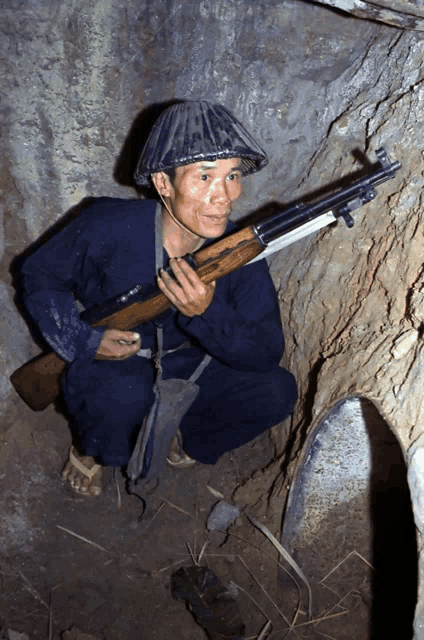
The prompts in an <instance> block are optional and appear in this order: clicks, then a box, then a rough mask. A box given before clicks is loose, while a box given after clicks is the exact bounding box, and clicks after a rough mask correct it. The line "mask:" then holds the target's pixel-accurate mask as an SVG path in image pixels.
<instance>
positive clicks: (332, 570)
mask: <svg viewBox="0 0 424 640" xmlns="http://www.w3.org/2000/svg"><path fill="white" fill-rule="evenodd" d="M350 556H357V557H358V558H360V560H362V561H363V562H365V564H367V565H368V566H369V567H370V569H372V570H373V571H375V569H374V567H373V566H372V564H370V563H369V562H368V560H367V559H366V558H364V556H361V554H360V553H359V552H358V551H356V549H354V550H353V551H351V552H350V553H348V554H347V556H346V557H345V558H343V560H340V562H339V563H338V564H336V566H335V567H333V568H332V569H331V571H330V572H329V573H327V575H326V576H325V578H323V579H322V580H321V582H320V584H322V583H324V582H325V580H327V578H328V577H329V576H331V574H332V573H334V571H336V570H337V569H338V568H339V567H340V566H341V565H342V564H343V562H346V560H349V558H350Z"/></svg>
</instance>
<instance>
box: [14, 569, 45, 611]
mask: <svg viewBox="0 0 424 640" xmlns="http://www.w3.org/2000/svg"><path fill="white" fill-rule="evenodd" d="M16 570H17V572H18V573H19V575H20V576H21V578H22V580H23V581H24V583H25V589H26V590H27V591H28V592H29V593H30V594H31V595H32V596H34V598H35V599H36V600H38V602H41V604H42V605H43V606H44V607H46V609H47V611H48V610H49V605H48V604H47V602H45V601H44V600H43V598H42V597H41V596H40V594H39V593H38V591H37V589H36V588H35V587H33V586H32V584H31V583H30V581H29V580H28V578H27V577H26V576H25V575H24V574H23V573H22V571H21V570H20V569H19V568H18V567H16Z"/></svg>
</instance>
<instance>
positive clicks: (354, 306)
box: [0, 0, 424, 638]
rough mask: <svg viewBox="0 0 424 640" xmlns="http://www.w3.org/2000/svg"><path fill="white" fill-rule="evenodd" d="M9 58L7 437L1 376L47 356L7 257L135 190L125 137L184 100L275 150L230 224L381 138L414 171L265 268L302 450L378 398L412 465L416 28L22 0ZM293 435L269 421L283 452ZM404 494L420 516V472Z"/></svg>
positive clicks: (10, 23) (338, 170)
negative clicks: (225, 117)
mask: <svg viewBox="0 0 424 640" xmlns="http://www.w3.org/2000/svg"><path fill="white" fill-rule="evenodd" d="M386 4H387V3H386ZM0 52H1V53H0V60H1V62H0V73H1V77H2V86H3V92H2V104H1V113H2V121H1V127H2V136H1V142H0V144H1V151H2V153H1V172H0V190H1V194H2V201H1V209H0V211H1V213H0V261H1V262H0V301H1V308H2V323H1V327H0V350H1V353H2V356H3V357H2V364H1V367H2V371H1V374H2V376H1V378H0V400H1V403H0V416H1V432H3V433H4V432H6V431H7V430H8V429H13V425H14V423H15V421H16V419H17V416H18V415H19V410H20V408H21V406H22V405H21V401H20V400H19V399H18V398H17V397H16V395H15V393H14V391H13V390H12V389H11V386H10V383H9V381H8V376H9V375H10V373H11V372H12V371H13V370H14V369H15V368H16V367H18V366H19V365H21V364H22V363H23V362H25V361H26V360H27V359H28V358H29V357H32V356H33V355H35V354H36V353H38V351H39V347H37V346H36V344H35V343H34V341H33V340H32V338H31V335H30V332H29V330H28V328H27V325H26V323H25V321H24V320H23V318H22V315H21V313H20V311H19V310H18V308H17V306H16V303H15V302H16V301H15V288H14V286H13V267H12V269H11V264H12V265H14V264H16V262H15V259H16V258H17V257H19V256H20V255H22V252H24V251H26V250H27V249H28V247H30V245H31V244H32V243H33V242H34V241H35V240H36V239H37V238H38V237H39V236H40V235H41V234H42V233H43V232H44V231H46V230H47V229H48V228H49V227H51V225H53V224H54V223H55V222H56V221H58V220H59V219H60V218H61V217H62V216H63V215H64V214H65V213H66V212H67V211H69V210H70V209H71V208H72V207H74V206H75V205H77V204H78V203H79V202H80V201H81V200H82V199H83V198H84V197H86V196H100V195H107V196H123V197H134V196H135V195H136V194H135V191H134V189H133V188H132V187H131V181H130V180H129V178H128V176H126V175H125V172H123V170H122V166H124V167H128V166H130V165H131V162H130V160H131V158H130V157H129V155H131V154H130V152H129V150H128V149H129V147H128V136H129V134H130V132H131V131H133V132H134V130H135V129H137V126H138V127H139V126H140V125H139V122H140V120H139V118H140V114H143V113H145V110H146V109H149V108H150V107H152V105H155V104H157V103H163V102H167V101H169V100H172V99H175V98H177V99H185V98H186V99H187V98H200V97H206V98H208V99H210V100H213V101H217V102H221V103H223V104H225V105H226V106H227V107H229V108H230V109H231V110H232V111H233V112H234V113H235V115H236V116H237V117H238V118H239V119H240V120H241V121H242V122H243V123H244V124H245V125H246V127H247V128H248V129H249V130H250V131H251V132H252V133H253V135H254V136H256V137H257V138H258V140H260V141H261V143H262V145H263V146H264V148H265V149H266V150H267V152H268V154H269V157H270V163H269V166H268V167H267V168H266V169H265V170H264V171H262V172H261V173H259V174H258V175H256V176H253V177H252V178H250V179H249V183H248V185H247V187H246V195H245V198H244V201H243V202H242V203H241V204H240V206H238V209H237V211H236V213H235V217H241V216H243V215H245V214H246V213H248V212H250V211H253V210H254V209H255V208H256V207H258V206H261V205H263V204H265V203H267V202H269V201H270V200H273V201H278V202H281V203H287V202H290V201H291V200H293V199H295V198H298V197H300V196H302V195H304V194H307V193H308V192H311V191H314V190H316V189H318V188H319V187H321V186H323V185H324V184H326V183H329V182H331V181H333V180H337V179H338V178H340V177H341V176H343V175H345V174H347V173H349V172H351V171H354V170H356V169H358V168H360V167H361V166H362V162H361V160H360V159H358V154H357V153H354V151H356V150H357V151H359V152H362V153H364V152H366V153H367V154H368V158H369V159H370V160H373V152H374V151H375V150H376V149H377V148H379V147H381V146H384V147H386V149H387V150H388V152H389V154H391V156H392V157H394V158H396V159H397V160H400V161H401V162H402V170H401V171H400V172H398V175H397V177H396V179H394V180H393V181H390V182H388V183H385V184H384V185H383V186H382V187H381V188H380V189H379V196H378V198H377V200H375V201H374V202H373V203H370V204H369V205H367V206H366V207H365V208H363V209H361V210H359V211H358V212H357V213H356V214H355V219H356V225H355V227H354V228H353V229H352V230H348V229H346V228H345V227H344V225H343V224H341V223H338V224H337V225H334V226H332V227H331V228H328V229H326V230H324V231H322V232H321V233H320V234H318V235H316V236H313V237H309V238H306V239H304V240H302V241H300V242H298V243H296V244H295V245H292V246H291V247H288V248H286V249H284V250H282V251H281V252H280V253H279V254H277V255H275V256H273V257H272V258H271V260H270V265H271V271H272V274H273V278H274V281H275V284H276V287H277V290H278V293H279V297H280V301H281V312H282V317H283V322H284V326H285V334H286V342H287V351H286V355H285V359H284V363H285V364H286V365H287V366H288V367H289V368H290V369H291V370H292V371H293V372H294V373H295V375H296V377H297V380H298V383H299V390H300V401H299V403H298V407H297V410H296V412H295V414H294V416H293V418H292V419H291V420H290V425H289V427H290V429H291V431H292V433H293V434H294V438H293V441H294V445H293V446H292V448H291V455H292V456H295V454H296V451H298V450H299V448H300V446H301V444H302V442H303V441H304V438H305V435H306V432H307V430H308V429H309V428H311V426H313V425H314V424H315V423H316V421H317V420H320V419H321V418H322V416H323V415H324V414H325V413H326V412H328V410H329V409H330V408H331V407H332V406H334V405H335V404H336V403H337V402H339V401H340V399H342V398H343V397H346V396H352V395H355V396H362V397H366V398H368V399H369V400H371V401H372V402H373V403H374V404H375V406H376V407H377V408H378V410H379V411H380V413H381V415H382V416H383V417H384V419H385V420H386V421H387V422H388V424H389V425H390V426H391V427H392V429H393V430H394V432H395V433H396V435H397V437H398V439H399V442H400V443H401V446H402V449H403V452H404V455H405V458H406V459H407V458H408V453H409V454H410V456H412V454H413V453H416V452H417V450H418V451H419V450H420V447H419V446H418V445H419V443H420V438H421V437H422V434H423V426H422V425H423V424H424V404H423V399H422V398H423V395H422V392H421V384H422V380H423V375H422V368H423V365H424V349H423V342H422V327H423V320H424V312H423V310H422V309H423V305H422V299H423V298H424V270H423V268H422V255H423V249H424V238H423V224H422V223H423V221H422V215H423V214H422V207H421V197H422V196H421V194H422V185H423V175H424V174H423V151H422V150H423V149H424V144H423V143H424V140H423V136H424V134H423V130H424V128H423V115H422V112H423V108H422V107H423V100H424V83H423V80H422V71H421V64H422V59H423V53H424V40H423V39H422V34H421V33H420V32H419V31H417V30H412V31H408V30H402V29H399V28H396V27H395V26H392V25H387V24H383V23H378V22H369V21H366V20H362V19H359V18H356V17H352V16H349V15H347V14H343V13H340V12H338V11H333V10H331V9H329V8H328V7H323V6H319V5H317V4H310V3H304V2H301V1H296V0H283V1H281V0H279V1H276V0H267V1H266V2H265V1H261V0H259V1H255V2H252V1H249V0H215V1H214V2H212V1H211V0H201V1H200V2H199V1H196V2H194V0H186V1H184V0H157V1H156V2H154V3H153V2H147V1H140V2H137V3H132V4H129V3H123V2H121V1H120V0H65V1H64V2H63V3H56V2H53V1H50V2H47V1H43V2H41V1H37V0H26V1H20V0H9V2H7V3H6V6H5V7H4V8H3V9H2V21H1V24H0ZM142 122H145V120H142ZM140 135H142V132H140ZM135 150H136V149H135ZM133 152H134V149H133ZM123 161H124V162H123ZM120 163H121V164H120ZM311 328H313V330H311ZM285 433H286V430H282V429H279V428H276V429H274V438H275V440H276V444H277V447H278V448H279V451H280V453H281V454H282V456H284V445H285V442H286V436H285V435H284V434H285ZM417 443H418V445H417ZM413 444H414V447H415V448H411V445H413ZM417 447H418V449H417ZM411 460H412V457H411ZM414 460H418V458H417V457H415V458H414ZM279 466H280V464H279V463H278V464H277V465H276V466H275V469H274V472H275V474H277V469H278V468H279ZM413 468H417V469H419V465H418V466H416V467H413ZM270 484H271V483H270ZM272 484H273V493H272V495H271V498H270V504H271V507H272V508H274V509H275V511H276V512H278V511H280V512H281V500H280V494H279V491H280V487H281V483H280V484H279V483H278V482H277V483H275V482H274V481H273V482H272ZM411 486H414V487H415V492H416V493H415V495H416V500H415V503H416V505H418V503H419V501H420V496H421V494H422V487H421V485H420V476H419V474H415V475H413V478H412V479H411ZM418 506H419V505H418ZM418 506H417V512H416V515H417V523H418V525H419V526H421V523H420V512H419V509H418ZM421 533H424V529H423V528H422V527H421ZM423 572H424V569H423ZM421 582H422V579H421ZM422 600H423V596H420V603H419V607H418V614H417V637H418V638H419V637H424V636H420V635H419V633H420V631H419V626H420V625H419V624H418V621H419V620H420V610H421V607H422V606H424V603H423V602H422Z"/></svg>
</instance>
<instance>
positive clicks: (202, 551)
mask: <svg viewBox="0 0 424 640" xmlns="http://www.w3.org/2000/svg"><path fill="white" fill-rule="evenodd" d="M208 544H209V540H208V539H207V538H206V540H205V542H204V544H203V547H202V549H201V551H200V553H199V557H198V558H197V564H199V565H200V563H201V561H202V557H203V554H204V553H205V549H206V547H207V546H208Z"/></svg>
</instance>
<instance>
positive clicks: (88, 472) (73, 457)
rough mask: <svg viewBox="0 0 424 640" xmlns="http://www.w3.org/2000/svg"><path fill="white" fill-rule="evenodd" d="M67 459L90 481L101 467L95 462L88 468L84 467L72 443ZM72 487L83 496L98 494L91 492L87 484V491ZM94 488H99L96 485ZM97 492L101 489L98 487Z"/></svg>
mask: <svg viewBox="0 0 424 640" xmlns="http://www.w3.org/2000/svg"><path fill="white" fill-rule="evenodd" d="M68 461H69V462H70V463H71V464H72V466H73V467H75V468H76V469H78V471H80V472H81V473H82V474H83V475H84V476H85V477H86V478H88V479H89V480H90V482H91V480H92V479H93V477H94V476H95V475H96V473H97V472H98V471H99V470H100V469H102V465H101V464H97V463H95V464H93V466H92V467H90V468H88V467H86V466H85V465H84V463H83V462H82V461H81V460H80V459H79V458H77V453H76V450H75V447H74V446H73V445H72V446H71V448H70V449H69V458H68ZM68 475H69V473H68V474H67V476H66V477H65V478H64V479H65V480H66V479H67V477H68ZM71 486H72V485H71ZM72 488H73V489H74V491H76V492H77V493H79V494H80V495H83V496H87V495H89V496H91V495H98V494H93V493H91V491H90V485H88V488H87V491H81V490H80V488H79V487H78V488H77V487H72ZM96 488H98V489H100V487H96ZM99 493H101V489H100V491H99Z"/></svg>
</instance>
